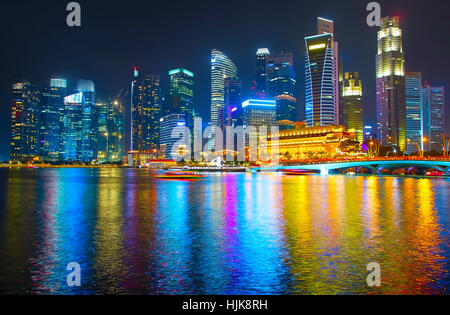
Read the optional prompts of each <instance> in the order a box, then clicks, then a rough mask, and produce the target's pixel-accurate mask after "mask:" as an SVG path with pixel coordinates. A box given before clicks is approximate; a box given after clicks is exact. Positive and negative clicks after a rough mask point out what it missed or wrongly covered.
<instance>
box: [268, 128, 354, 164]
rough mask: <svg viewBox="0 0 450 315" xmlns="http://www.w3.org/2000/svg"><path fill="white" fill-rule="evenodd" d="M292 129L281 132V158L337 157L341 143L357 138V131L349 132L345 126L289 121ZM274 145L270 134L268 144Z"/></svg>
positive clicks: (269, 145)
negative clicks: (315, 124)
mask: <svg viewBox="0 0 450 315" xmlns="http://www.w3.org/2000/svg"><path fill="white" fill-rule="evenodd" d="M288 123H289V124H290V126H291V127H292V129H289V130H282V131H280V133H279V140H278V141H279V153H280V160H300V159H306V158H313V157H318V156H321V155H326V156H328V157H335V156H336V155H339V154H341V143H342V142H344V141H346V140H356V133H355V132H347V131H346V129H345V127H344V126H314V127H308V126H307V125H306V123H304V122H296V123H294V122H287V121H283V124H288ZM271 145H272V138H271V136H269V138H268V143H267V146H268V147H269V148H270V147H271Z"/></svg>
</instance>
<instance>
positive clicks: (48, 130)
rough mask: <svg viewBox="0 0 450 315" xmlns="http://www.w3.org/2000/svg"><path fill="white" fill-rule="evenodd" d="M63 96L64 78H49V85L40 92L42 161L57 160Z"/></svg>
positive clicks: (40, 146) (40, 149) (40, 148)
mask: <svg viewBox="0 0 450 315" xmlns="http://www.w3.org/2000/svg"><path fill="white" fill-rule="evenodd" d="M65 96H67V80H65V79H51V80H50V86H49V87H45V88H44V89H43V92H42V101H41V112H40V128H39V139H40V140H39V152H40V153H39V155H40V156H41V159H42V160H44V161H49V162H56V161H59V145H60V132H61V120H60V119H61V113H62V111H63V109H64V97H65Z"/></svg>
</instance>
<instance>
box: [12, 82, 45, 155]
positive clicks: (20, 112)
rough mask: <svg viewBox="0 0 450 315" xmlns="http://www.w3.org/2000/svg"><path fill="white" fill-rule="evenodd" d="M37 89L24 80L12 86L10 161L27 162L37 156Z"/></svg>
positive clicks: (38, 104) (38, 95)
mask: <svg viewBox="0 0 450 315" xmlns="http://www.w3.org/2000/svg"><path fill="white" fill-rule="evenodd" d="M40 98H41V93H40V91H39V89H38V88H37V87H35V86H33V85H31V84H30V83H29V82H27V81H25V80H18V81H16V82H14V83H13V85H12V105H11V160H12V161H27V160H31V159H32V158H33V157H34V156H36V155H38V154H39V146H38V138H39V116H40Z"/></svg>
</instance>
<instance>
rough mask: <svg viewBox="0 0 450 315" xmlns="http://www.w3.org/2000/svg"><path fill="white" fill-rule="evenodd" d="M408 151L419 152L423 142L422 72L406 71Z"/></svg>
mask: <svg viewBox="0 0 450 315" xmlns="http://www.w3.org/2000/svg"><path fill="white" fill-rule="evenodd" d="M405 90H406V138H407V141H408V142H407V152H408V153H412V152H417V151H418V150H417V149H418V147H417V145H419V146H420V147H421V148H423V146H422V145H423V143H422V134H423V130H422V73H420V72H406V73H405Z"/></svg>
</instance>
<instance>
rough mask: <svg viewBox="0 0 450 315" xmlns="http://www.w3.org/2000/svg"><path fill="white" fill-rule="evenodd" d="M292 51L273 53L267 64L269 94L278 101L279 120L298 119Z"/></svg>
mask: <svg viewBox="0 0 450 315" xmlns="http://www.w3.org/2000/svg"><path fill="white" fill-rule="evenodd" d="M292 62H293V57H292V54H291V53H284V52H281V53H280V54H278V55H273V56H272V55H271V56H270V57H269V59H268V64H267V79H268V81H267V82H268V84H267V85H268V87H267V89H268V95H269V97H270V98H273V99H275V100H276V102H277V117H276V119H277V120H291V121H297V120H298V118H297V98H296V83H297V81H296V73H295V70H294V67H293V63H292Z"/></svg>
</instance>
